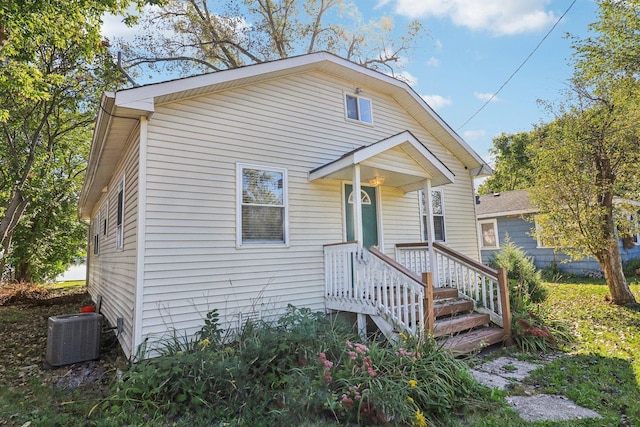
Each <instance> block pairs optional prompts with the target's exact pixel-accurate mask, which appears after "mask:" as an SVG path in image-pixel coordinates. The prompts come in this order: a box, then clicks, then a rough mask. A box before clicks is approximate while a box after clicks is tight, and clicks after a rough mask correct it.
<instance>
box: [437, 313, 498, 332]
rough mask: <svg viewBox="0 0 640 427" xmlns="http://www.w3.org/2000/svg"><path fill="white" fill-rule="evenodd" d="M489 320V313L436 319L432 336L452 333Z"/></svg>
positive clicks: (484, 323)
mask: <svg viewBox="0 0 640 427" xmlns="http://www.w3.org/2000/svg"><path fill="white" fill-rule="evenodd" d="M489 321H490V320H489V315H488V314H481V313H469V314H465V315H462V316H455V317H449V318H446V319H442V320H436V322H435V328H434V330H433V336H434V337H436V338H437V337H442V336H444V335H452V334H455V333H456V332H460V331H466V330H468V329H472V328H475V327H478V326H481V325H486V324H487V323H489Z"/></svg>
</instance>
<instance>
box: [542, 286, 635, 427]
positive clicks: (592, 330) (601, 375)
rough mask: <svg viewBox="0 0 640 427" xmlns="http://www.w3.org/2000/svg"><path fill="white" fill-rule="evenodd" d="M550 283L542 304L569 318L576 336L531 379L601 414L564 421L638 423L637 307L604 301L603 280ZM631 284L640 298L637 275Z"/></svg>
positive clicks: (592, 424)
mask: <svg viewBox="0 0 640 427" xmlns="http://www.w3.org/2000/svg"><path fill="white" fill-rule="evenodd" d="M548 289H549V297H548V301H547V303H546V304H545V305H546V307H548V309H549V312H550V314H551V315H553V316H555V317H557V318H562V319H565V320H566V321H567V322H569V324H570V327H571V330H572V332H573V334H574V335H575V337H576V341H575V343H574V344H573V345H572V348H571V349H569V351H570V354H567V355H565V356H563V357H561V358H559V359H557V360H555V361H554V362H552V363H550V364H549V365H547V366H546V367H545V368H543V369H539V370H537V371H535V372H534V375H533V376H532V377H531V379H530V383H531V384H533V385H535V386H538V387H539V389H540V391H541V392H544V393H550V394H564V395H565V396H567V397H569V398H570V399H572V400H573V401H574V402H576V403H577V404H579V405H582V406H586V407H589V408H591V409H594V410H596V411H597V412H599V413H600V414H601V415H602V416H603V417H604V420H597V421H596V420H591V421H577V422H575V423H565V424H564V425H576V426H586V425H589V426H602V425H604V426H637V425H640V307H638V306H636V307H634V308H627V307H618V306H615V305H612V304H610V303H608V302H606V301H605V295H607V294H608V288H607V286H606V285H605V284H604V282H603V281H599V282H596V281H592V282H590V283H582V284H562V283H552V284H549V285H548ZM631 290H632V292H633V294H634V295H635V297H636V300H637V301H640V284H638V282H637V281H636V282H635V283H634V282H632V284H631Z"/></svg>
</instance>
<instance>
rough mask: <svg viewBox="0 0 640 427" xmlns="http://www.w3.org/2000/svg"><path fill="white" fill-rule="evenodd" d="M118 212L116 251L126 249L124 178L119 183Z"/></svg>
mask: <svg viewBox="0 0 640 427" xmlns="http://www.w3.org/2000/svg"><path fill="white" fill-rule="evenodd" d="M117 197H118V199H117V205H118V210H117V212H116V249H122V248H123V247H124V177H123V178H122V179H121V180H120V182H119V183H118V196H117Z"/></svg>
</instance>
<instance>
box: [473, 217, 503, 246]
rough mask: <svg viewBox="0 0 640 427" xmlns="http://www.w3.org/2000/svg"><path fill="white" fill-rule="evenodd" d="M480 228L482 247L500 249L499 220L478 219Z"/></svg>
mask: <svg viewBox="0 0 640 427" xmlns="http://www.w3.org/2000/svg"><path fill="white" fill-rule="evenodd" d="M478 228H479V229H480V230H479V231H480V249H499V248H500V244H499V241H498V222H497V221H496V220H495V218H493V219H485V220H481V221H478Z"/></svg>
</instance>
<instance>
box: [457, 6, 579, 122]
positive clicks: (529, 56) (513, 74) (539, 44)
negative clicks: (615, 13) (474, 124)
mask: <svg viewBox="0 0 640 427" xmlns="http://www.w3.org/2000/svg"><path fill="white" fill-rule="evenodd" d="M576 1H578V0H573V1H572V2H571V4H570V5H569V7H568V8H567V10H565V11H564V13H563V14H562V16H560V18H558V20H557V21H556V22H555V24H553V27H551V29H550V30H549V31H548V32H547V34H545V36H544V37H543V38H542V40H540V42H539V43H538V44H537V45H536V47H535V48H534V49H533V50H532V51H531V53H530V54H529V55H528V56H527V57H526V58H525V60H524V61H522V64H520V66H519V67H518V68H516V70H515V71H514V72H513V73H511V75H510V76H509V78H508V79H507V80H506V81H505V82H504V83H502V86H500V88H498V90H497V91H495V92H494V93H493V95H491V97H490V98H489V99H488V100H487V101H485V103H484V104H482V106H481V107H480V108H478V110H477V111H476V112H475V113H473V114H472V115H471V117H469V118H468V119H467V120H466V121H465V122H464V123H463V124H462V125H461V126H460V127H459V128H458V130H460V129H462V128H463V127H465V126H466V125H467V123H469V122H470V121H471V120H473V118H474V117H475V116H477V115H478V113H480V111H482V110H483V109H484V107H486V106H487V104H489V103H490V102H491V101H493V100H494V98H495V97H496V96H498V94H499V93H500V91H501V90H502V89H504V87H505V86H506V85H507V84H508V83H509V82H510V81H511V79H512V78H513V77H514V76H515V75H516V74H518V71H520V69H521V68H522V67H524V64H526V63H527V62H528V61H529V59H531V57H532V56H533V54H534V53H536V51H537V50H538V48H539V47H540V46H541V45H542V43H544V41H545V40H546V39H547V37H549V35H550V34H551V33H552V32H553V30H555V28H556V27H557V26H558V24H559V23H560V21H562V18H564V17H565V15H566V14H567V13H569V11H570V10H571V8H572V7H573V5H574V4H576Z"/></svg>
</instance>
